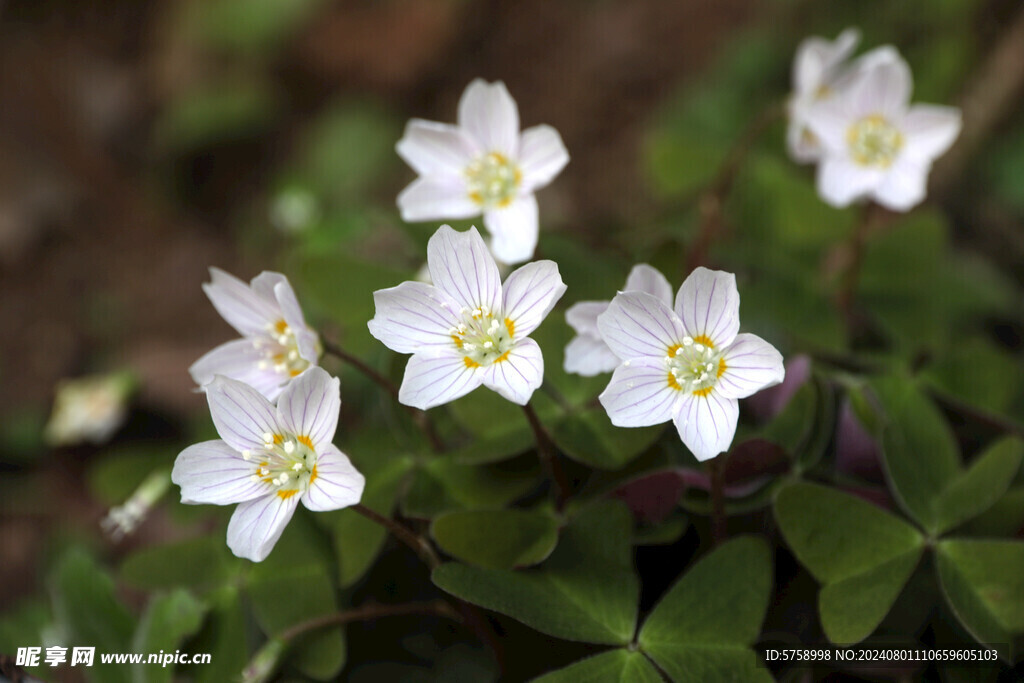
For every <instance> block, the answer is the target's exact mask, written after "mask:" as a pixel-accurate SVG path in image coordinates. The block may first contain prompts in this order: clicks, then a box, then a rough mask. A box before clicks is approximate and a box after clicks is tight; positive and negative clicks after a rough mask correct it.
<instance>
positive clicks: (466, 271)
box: [427, 225, 501, 313]
mask: <svg viewBox="0 0 1024 683" xmlns="http://www.w3.org/2000/svg"><path fill="white" fill-rule="evenodd" d="M427 264H428V266H429V268H430V279H431V280H433V281H434V286H435V287H437V288H438V289H440V290H441V291H442V292H444V293H445V294H447V295H448V296H450V297H451V298H453V299H454V300H455V301H456V302H457V303H458V304H459V307H460V308H462V307H466V308H469V309H470V310H473V309H476V308H479V307H480V306H488V307H489V308H490V309H491V310H493V311H496V310H498V308H499V306H500V305H501V276H500V275H499V274H498V266H497V264H496V263H495V262H494V257H493V256H491V253H490V252H489V251H487V245H486V244H484V240H483V238H482V237H480V233H479V232H477V230H476V228H470V229H469V230H467V231H465V232H458V231H456V230H452V229H451V228H450V227H449V226H447V225H442V226H441V227H440V228H438V230H437V232H435V233H434V236H433V237H431V238H430V241H429V242H428V243H427ZM457 312H458V311H456V313H457Z"/></svg>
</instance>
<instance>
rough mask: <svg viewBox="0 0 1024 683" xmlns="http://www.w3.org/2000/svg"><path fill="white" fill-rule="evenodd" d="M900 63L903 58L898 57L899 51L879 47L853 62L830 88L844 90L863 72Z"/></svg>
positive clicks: (888, 46)
mask: <svg viewBox="0 0 1024 683" xmlns="http://www.w3.org/2000/svg"><path fill="white" fill-rule="evenodd" d="M901 61H903V57H901V56H900V51H899V50H897V49H896V48H895V47H893V46H892V45H881V46H879V47H876V48H874V49H872V50H868V51H867V52H865V53H864V54H862V55H861V56H860V57H857V59H855V60H853V63H851V64H850V68H849V69H848V70H847V71H846V73H844V74H842V75H840V76H839V77H838V78H837V79H835V80H834V81H833V83H832V88H833V90H837V91H843V90H846V89H847V88H848V87H849V86H850V85H851V84H853V82H854V81H855V80H856V79H857V78H858V77H859V76H860V75H861V74H863V73H864V72H866V71H869V70H871V69H874V68H875V67H877V66H881V65H883V64H886V63H887V62H901Z"/></svg>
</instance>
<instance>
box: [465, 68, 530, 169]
mask: <svg viewBox="0 0 1024 683" xmlns="http://www.w3.org/2000/svg"><path fill="white" fill-rule="evenodd" d="M459 126H460V127H461V128H463V129H465V130H466V132H468V133H469V134H470V136H471V137H472V138H473V139H474V141H475V142H476V143H477V144H479V145H480V146H481V147H482V148H483V149H484V151H485V152H501V153H502V154H504V155H506V156H507V157H509V158H512V159H514V158H516V157H517V156H518V152H519V108H518V107H517V106H516V102H515V100H513V99H512V96H511V95H509V93H508V89H507V88H506V87H505V84H504V83H502V82H501V81H497V82H495V83H487V82H486V81H484V80H483V79H480V78H478V79H476V80H474V81H473V82H472V83H470V84H469V86H468V87H467V88H466V91H465V92H463V93H462V99H460V100H459Z"/></svg>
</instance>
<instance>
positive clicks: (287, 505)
mask: <svg viewBox="0 0 1024 683" xmlns="http://www.w3.org/2000/svg"><path fill="white" fill-rule="evenodd" d="M338 387H339V382H338V378H337V377H331V376H330V375H328V374H327V372H325V371H324V370H323V369H321V368H312V369H310V370H309V371H308V372H304V373H303V374H302V375H300V376H299V377H298V378H297V379H296V380H295V381H294V382H292V383H291V384H289V385H288V386H287V387H286V388H285V390H284V391H283V392H282V393H281V397H280V399H279V400H278V403H277V407H276V408H275V407H274V405H273V404H272V403H271V402H270V401H268V400H267V399H266V398H265V397H264V396H262V395H261V394H259V393H258V392H257V391H256V390H255V389H253V388H252V387H250V386H248V385H245V384H243V383H241V382H238V381H235V380H233V379H228V378H226V377H222V376H218V377H217V378H216V379H214V380H213V382H211V383H210V384H209V385H207V387H206V396H207V398H208V400H209V402H210V415H211V416H212V417H213V423H214V425H215V426H216V427H217V433H218V434H220V436H221V438H220V439H218V440H216V441H205V442H203V443H199V444H195V445H193V446H189V447H188V448H186V449H185V450H183V451H182V452H181V453H180V454H179V455H178V459H177V460H176V461H175V462H174V470H173V471H172V472H171V481H173V482H174V483H175V484H177V485H178V486H180V487H181V502H183V503H190V504H200V503H212V504H214V505H231V504H233V503H238V504H239V505H238V508H237V509H236V510H235V512H234V514H233V515H232V516H231V521H230V523H229V524H228V547H229V548H231V551H232V552H233V553H235V555H238V556H239V557H245V558H248V559H250V560H252V561H254V562H260V561H261V560H263V559H264V558H265V557H266V556H267V555H268V554H270V551H271V550H272V549H273V548H274V544H275V543H277V539H278V538H280V537H281V533H282V532H283V531H284V528H285V526H287V524H288V521H289V520H290V519H291V517H292V514H293V513H294V512H295V508H296V506H297V505H298V504H299V501H300V500H301V501H302V504H303V505H305V506H306V507H307V508H309V509H310V510H315V511H322V510H337V509H339V508H343V507H347V506H349V505H355V504H356V503H358V502H359V499H360V498H361V497H362V495H363V485H364V483H365V482H364V479H363V475H361V474H360V473H359V472H358V471H356V469H355V468H354V467H353V466H352V463H351V462H349V459H348V458H347V457H346V456H345V454H343V453H342V452H341V451H339V450H338V449H337V448H336V447H335V446H334V444H333V443H331V440H332V439H333V438H334V431H335V429H336V428H337V426H338V409H339V408H340V407H341V396H340V393H339V389H338Z"/></svg>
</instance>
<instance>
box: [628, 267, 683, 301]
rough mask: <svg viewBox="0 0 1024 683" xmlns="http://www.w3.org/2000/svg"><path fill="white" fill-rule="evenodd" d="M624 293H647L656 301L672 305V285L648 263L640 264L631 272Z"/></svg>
mask: <svg viewBox="0 0 1024 683" xmlns="http://www.w3.org/2000/svg"><path fill="white" fill-rule="evenodd" d="M622 291H624V292H647V293H648V294H650V295H651V296H653V297H654V298H656V299H660V300H661V301H664V302H665V305H666V306H671V305H672V285H670V284H669V282H668V279H666V278H665V276H664V275H662V274H661V271H660V270H658V269H657V268H654V267H653V266H649V265H647V264H646V263H638V264H637V265H635V266H633V268H632V270H630V271H629V277H627V278H626V286H625V288H623V290H622Z"/></svg>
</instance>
